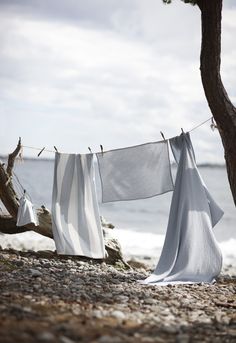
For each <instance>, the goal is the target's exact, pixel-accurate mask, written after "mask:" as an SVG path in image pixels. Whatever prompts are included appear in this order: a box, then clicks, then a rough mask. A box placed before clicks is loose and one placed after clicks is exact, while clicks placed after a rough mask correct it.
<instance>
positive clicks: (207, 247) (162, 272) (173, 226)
mask: <svg viewBox="0 0 236 343" xmlns="http://www.w3.org/2000/svg"><path fill="white" fill-rule="evenodd" d="M170 145H171V148H172V151H173V154H174V156H175V158H176V162H177V163H178V170H177V175H176V181H175V188H174V192H173V197H172V202H171V208H170V216H169V222H168V227H167V233H166V237H165V242H164V246H163V250H162V253H161V256H160V259H159V262H158V264H157V267H156V269H155V271H154V273H153V274H151V275H150V276H149V277H148V278H147V279H145V280H144V281H143V282H142V283H145V284H157V285H158V284H160V285H166V284H168V283H171V284H174V283H195V282H197V283H199V282H209V283H210V282H213V280H214V278H215V277H216V276H217V275H218V274H219V273H220V271H221V267H222V255H221V251H220V249H219V246H218V244H217V242H216V239H215V237H214V234H213V231H212V228H213V226H214V225H216V223H217V222H218V221H219V220H220V218H221V217H222V215H223V211H222V210H221V209H220V208H219V206H218V205H217V204H216V203H215V201H214V200H213V198H212V197H211V196H210V193H209V191H208V190H207V189H206V186H205V184H204V182H203V180H202V178H201V176H200V173H199V171H198V169H197V166H196V163H195V157H194V151H193V148H192V144H191V140H190V136H189V134H182V135H181V136H179V137H175V138H174V139H171V140H170Z"/></svg>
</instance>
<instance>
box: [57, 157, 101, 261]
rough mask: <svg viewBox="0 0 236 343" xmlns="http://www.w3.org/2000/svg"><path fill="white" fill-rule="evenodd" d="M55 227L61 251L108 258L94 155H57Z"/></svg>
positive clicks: (59, 251)
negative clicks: (95, 179) (98, 196)
mask: <svg viewBox="0 0 236 343" xmlns="http://www.w3.org/2000/svg"><path fill="white" fill-rule="evenodd" d="M52 230H53V236H54V240H55V244H56V248H57V252H58V253H59V254H65V255H80V256H87V257H92V258H104V257H105V246H104V240H103V234H102V228H101V223H100V216H99V211H98V204H97V197H96V190H95V183H94V165H93V155H92V154H87V155H76V154H61V153H56V154H55V164H54V182H53V195H52Z"/></svg>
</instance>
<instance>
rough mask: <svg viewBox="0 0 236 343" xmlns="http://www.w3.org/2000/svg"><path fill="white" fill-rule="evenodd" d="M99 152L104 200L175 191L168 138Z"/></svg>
mask: <svg viewBox="0 0 236 343" xmlns="http://www.w3.org/2000/svg"><path fill="white" fill-rule="evenodd" d="M96 155H97V159H98V167H99V172H100V177H101V186H102V202H104V203H105V202H110V201H121V200H136V199H144V198H149V197H153V196H155V195H158V194H163V193H166V192H169V191H172V190H173V180H172V175H171V167H170V160H169V151H168V143H167V141H161V142H154V143H147V144H142V145H136V146H132V147H128V148H123V149H115V150H110V151H107V152H103V153H97V154H96Z"/></svg>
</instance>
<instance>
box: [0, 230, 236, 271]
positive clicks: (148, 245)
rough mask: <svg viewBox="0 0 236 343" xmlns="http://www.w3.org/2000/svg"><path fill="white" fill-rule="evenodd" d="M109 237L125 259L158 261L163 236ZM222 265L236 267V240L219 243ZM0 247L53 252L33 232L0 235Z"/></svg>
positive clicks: (118, 233)
mask: <svg viewBox="0 0 236 343" xmlns="http://www.w3.org/2000/svg"><path fill="white" fill-rule="evenodd" d="M110 233H111V235H112V236H113V237H115V238H117V239H118V240H119V242H120V244H121V247H122V251H123V254H124V256H125V257H126V258H131V257H132V256H135V257H140V258H144V259H145V258H146V259H148V258H151V259H152V260H153V261H156V262H157V261H158V259H159V257H160V254H161V250H162V247H163V244H164V239H165V236H164V235H161V234H154V233H150V232H143V231H142V232H137V231H133V230H126V229H113V230H111V231H110ZM219 245H220V248H221V251H222V255H223V262H224V265H232V266H236V249H235V246H236V239H234V238H230V239H229V240H227V241H223V242H220V243H219ZM0 246H1V247H2V248H3V249H6V248H13V249H16V250H23V251H26V250H33V251H38V250H53V251H54V250H55V249H56V248H55V243H54V241H53V240H52V239H50V238H46V237H43V236H41V235H38V234H37V233H35V232H32V231H31V232H25V233H21V234H17V235H0Z"/></svg>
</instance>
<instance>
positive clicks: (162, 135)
mask: <svg viewBox="0 0 236 343" xmlns="http://www.w3.org/2000/svg"><path fill="white" fill-rule="evenodd" d="M160 134H161V137H162V138H163V139H164V141H165V140H166V139H165V136H164V133H163V132H162V131H160Z"/></svg>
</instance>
